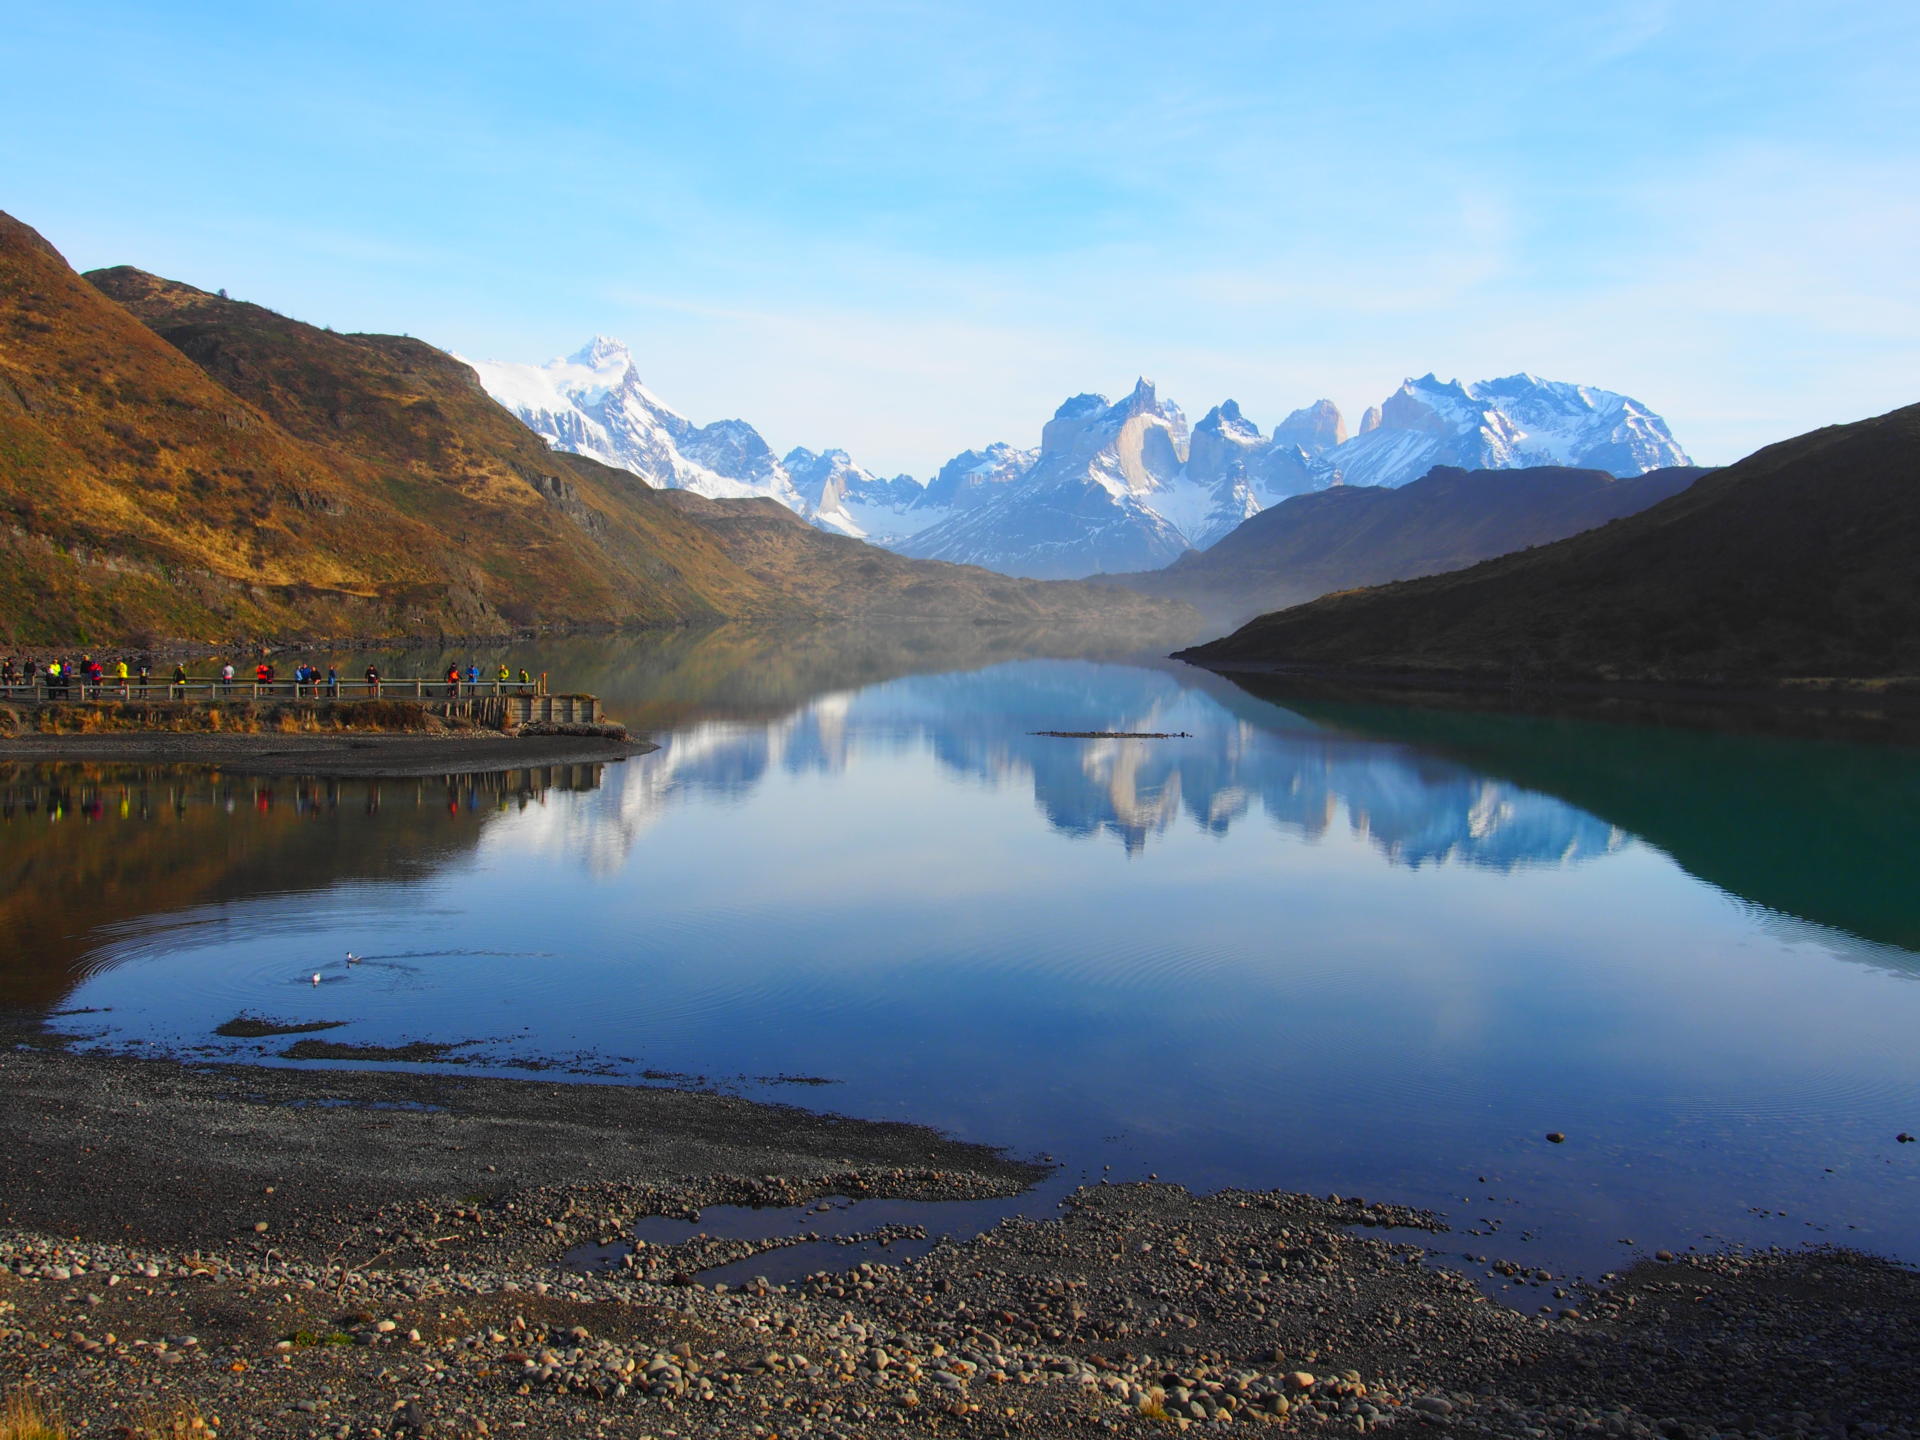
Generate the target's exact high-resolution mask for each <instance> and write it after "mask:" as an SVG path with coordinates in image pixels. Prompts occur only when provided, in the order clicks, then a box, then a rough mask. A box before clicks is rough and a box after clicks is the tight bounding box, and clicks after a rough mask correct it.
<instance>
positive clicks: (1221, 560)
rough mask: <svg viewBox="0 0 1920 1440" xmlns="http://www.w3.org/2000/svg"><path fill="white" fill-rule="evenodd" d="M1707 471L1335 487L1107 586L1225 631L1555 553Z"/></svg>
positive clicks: (1548, 473)
mask: <svg viewBox="0 0 1920 1440" xmlns="http://www.w3.org/2000/svg"><path fill="white" fill-rule="evenodd" d="M1705 473H1707V472H1705V471H1703V470H1693V469H1667V470H1651V471H1648V472H1647V473H1646V474H1645V475H1630V476H1625V477H1616V476H1613V475H1609V474H1608V473H1607V472H1606V471H1604V470H1579V469H1573V468H1571V467H1566V466H1543V467H1537V468H1533V469H1527V470H1473V471H1467V470H1459V469H1455V468H1453V467H1450V466H1444V465H1440V466H1435V467H1434V468H1433V469H1432V470H1430V471H1428V472H1427V474H1425V475H1424V476H1422V477H1421V478H1420V479H1418V480H1415V481H1413V482H1412V483H1411V484H1408V485H1403V486H1399V487H1397V488H1393V487H1388V486H1361V485H1335V486H1332V487H1330V488H1329V489H1326V490H1319V491H1315V492H1313V493H1312V494H1307V495H1295V496H1292V497H1290V498H1289V499H1286V500H1282V501H1281V502H1280V503H1279V504H1277V505H1273V506H1270V507H1269V508H1267V509H1265V510H1262V511H1261V512H1260V513H1259V514H1257V515H1254V516H1252V517H1250V518H1249V519H1248V520H1247V521H1246V522H1245V523H1244V524H1242V525H1241V526H1240V527H1239V528H1238V529H1236V530H1234V531H1233V532H1232V533H1231V534H1229V535H1227V536H1226V537H1225V538H1224V539H1222V540H1219V541H1217V542H1216V543H1215V544H1214V545H1212V546H1211V547H1210V548H1208V549H1206V550H1190V551H1188V552H1187V553H1186V554H1184V555H1182V556H1181V557H1180V558H1179V559H1178V560H1176V561H1174V562H1173V564H1171V565H1169V566H1167V567H1166V568H1165V569H1163V570H1152V571H1148V572H1146V573H1144V574H1135V575H1109V576H1101V577H1099V578H1100V579H1101V580H1102V581H1103V582H1106V583H1111V584H1115V585H1120V586H1124V587H1126V588H1128V589H1131V590H1136V591H1139V592H1140V593H1142V594H1147V595H1159V596H1164V597H1168V598H1178V599H1181V600H1185V601H1187V602H1188V603H1190V604H1192V605H1195V606H1197V607H1199V609H1200V610H1201V612H1202V613H1203V614H1206V615H1207V616H1208V617H1209V618H1212V619H1215V620H1217V621H1219V622H1221V623H1224V624H1229V625H1239V624H1241V623H1243V622H1244V621H1246V620H1248V619H1250V618H1252V617H1253V616H1255V615H1258V614H1261V613H1263V612H1265V611H1268V610H1277V609H1280V608H1282V607H1284V606H1288V605H1299V604H1302V603H1304V602H1306V601H1308V600H1312V599H1314V598H1315V597H1316V596H1320V595H1325V594H1327V593H1329V592H1331V591H1335V590H1350V589H1352V588H1354V587H1355V586H1358V585H1380V584H1385V583H1386V582H1388V581H1392V580H1405V579H1411V578H1413V577H1415V576H1419V575H1436V574H1439V573H1441V572H1442V571H1447V570H1458V569H1461V568H1462V567H1464V566H1467V565H1474V564H1477V563H1479V562H1480V561H1482V560H1488V559H1492V558H1493V557H1494V556H1496V555H1505V554H1507V553H1509V552H1510V551H1514V550H1521V549H1525V548H1526V547H1527V546H1529V545H1545V544H1548V543H1550V542H1552V541H1555V540H1560V539H1564V538H1565V537H1566V536H1568V535H1574V534H1578V533H1579V532H1580V531H1582V530H1590V529H1592V528H1593V527H1594V526H1596V525H1604V524H1606V523H1607V522H1608V521H1610V520H1616V519H1619V518H1620V517H1622V516H1625V515H1633V514H1637V513H1638V512H1639V511H1642V510H1645V509H1646V508H1647V507H1648V506H1650V505H1655V504H1658V503H1659V502H1660V501H1662V500H1665V499H1667V498H1668V497H1670V496H1673V495H1677V494H1679V493H1680V491H1682V490H1684V489H1686V488H1687V486H1689V485H1691V484H1692V483H1693V482H1694V481H1695V480H1697V479H1698V478H1699V477H1700V476H1701V475H1703V474H1705Z"/></svg>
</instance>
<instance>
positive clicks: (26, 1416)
mask: <svg viewBox="0 0 1920 1440" xmlns="http://www.w3.org/2000/svg"><path fill="white" fill-rule="evenodd" d="M72 1434H73V1432H72V1431H71V1430H69V1429H67V1427H66V1425H65V1424H63V1423H62V1422H61V1420H60V1418H59V1417H58V1416H57V1415H55V1414H54V1413H53V1412H52V1411H51V1410H49V1409H48V1408H47V1407H46V1406H45V1405H44V1404H43V1403H41V1400H40V1397H39V1396H37V1395H35V1394H33V1393H32V1392H31V1391H28V1390H15V1391H14V1392H13V1393H12V1394H10V1395H8V1396H7V1398H6V1400H5V1401H4V1402H0V1440H70V1437H71V1436H72Z"/></svg>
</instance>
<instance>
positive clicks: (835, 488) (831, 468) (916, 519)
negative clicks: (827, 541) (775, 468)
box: [780, 446, 939, 545]
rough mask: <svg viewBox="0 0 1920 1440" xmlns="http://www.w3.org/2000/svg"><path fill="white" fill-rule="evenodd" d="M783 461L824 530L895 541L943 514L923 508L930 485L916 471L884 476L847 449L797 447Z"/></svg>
mask: <svg viewBox="0 0 1920 1440" xmlns="http://www.w3.org/2000/svg"><path fill="white" fill-rule="evenodd" d="M780 463H781V464H782V465H784V466H786V470H787V474H788V475H789V476H790V477H792V480H793V484H794V488H795V489H796V490H798V491H799V492H800V498H801V500H802V501H804V502H805V503H806V505H807V507H808V510H809V511H810V512H811V514H812V519H813V523H814V524H815V525H818V526H819V527H820V528H821V529H823V530H835V531H838V532H839V533H840V534H842V535H851V536H853V537H854V538H855V539H857V540H870V541H872V542H873V543H874V544H876V545H891V544H894V543H895V542H897V541H900V540H904V539H905V538H906V537H907V536H909V535H911V534H913V533H914V531H916V530H922V529H925V528H926V527H927V526H928V525H930V524H932V523H933V522H934V521H935V520H936V519H938V518H939V517H938V516H936V515H934V514H932V513H931V512H930V511H928V510H926V509H924V508H921V507H920V506H919V502H920V501H921V500H922V499H924V498H925V496H926V493H927V487H926V486H925V485H923V484H921V483H920V482H919V481H918V480H916V479H914V478H913V477H912V476H911V475H896V476H894V477H893V478H892V479H891V480H882V479H881V478H880V477H879V476H878V475H875V474H874V473H873V472H872V471H871V470H866V469H862V468H861V467H860V466H858V465H856V464H854V463H853V460H852V459H851V457H849V456H848V454H847V452H846V451H844V450H827V451H824V452H822V453H820V454H815V453H814V452H813V451H811V450H806V449H802V448H800V447H797V446H796V447H795V448H794V449H792V450H789V451H788V452H787V455H786V458H785V459H783V460H782V461H781V462H780Z"/></svg>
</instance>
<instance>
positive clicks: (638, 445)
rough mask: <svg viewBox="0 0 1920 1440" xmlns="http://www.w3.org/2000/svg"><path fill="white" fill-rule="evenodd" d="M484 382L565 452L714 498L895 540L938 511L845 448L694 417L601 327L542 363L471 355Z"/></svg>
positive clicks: (906, 481)
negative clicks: (657, 388)
mask: <svg viewBox="0 0 1920 1440" xmlns="http://www.w3.org/2000/svg"><path fill="white" fill-rule="evenodd" d="M467 363H469V364H470V365H472V366H473V370H474V373H475V374H477V375H478V376H479V377H480V383H481V384H482V385H484V386H485V387H486V389H487V393H488V394H490V395H492V396H493V397H494V399H496V400H498V401H499V402H500V403H501V404H502V405H504V406H506V408H507V409H509V410H511V411H512V412H513V413H514V414H515V415H517V416H518V417H519V418H520V419H521V421H522V422H523V423H525V424H526V425H527V427H528V428H529V429H531V430H532V431H533V432H534V433H535V434H537V435H539V436H541V437H542V438H543V439H544V440H546V442H547V443H548V444H549V445H551V446H552V447H553V448H554V449H556V450H564V451H567V452H569V453H571V454H575V455H585V456H587V457H589V458H591V459H594V460H599V461H602V462H603V463H605V464H608V465H617V466H619V467H620V468H621V469H623V470H627V471H630V472H631V473H633V474H635V475H638V476H639V477H640V478H641V479H642V480H644V481H646V482H647V484H649V485H651V486H654V487H655V488H658V489H664V490H691V491H693V492H694V493H695V494H696V495H705V496H706V497H707V498H708V499H710V500H753V499H768V500H777V501H779V502H780V503H781V504H782V505H784V506H786V507H787V508H788V509H789V510H791V511H793V512H794V513H795V514H797V515H800V516H801V517H803V518H804V519H806V520H809V521H811V522H812V523H813V524H815V525H817V526H818V527H819V528H821V529H823V530H828V531H832V532H834V533H837V534H841V535H850V536H852V537H853V538H854V539H856V540H865V539H871V540H873V541H875V542H876V543H879V544H887V543H891V542H894V541H898V540H901V539H904V538H905V537H906V536H908V535H911V534H912V533H913V532H914V531H915V530H917V529H920V528H923V527H924V526H925V525H928V524H931V523H932V522H933V521H934V520H935V519H937V518H939V517H938V515H936V514H935V513H934V512H933V511H932V510H930V509H927V508H924V507H922V506H921V505H920V502H921V501H922V499H923V497H924V495H925V493H926V488H927V487H926V486H925V485H923V484H921V482H919V481H918V480H915V479H914V478H913V477H912V476H909V475H897V476H895V477H894V478H893V479H892V480H882V479H881V478H880V477H878V476H876V475H874V474H873V473H872V472H871V471H869V470H865V469H862V468H861V467H860V466H858V465H856V464H854V463H853V461H852V459H851V458H849V456H848V455H847V452H846V451H844V450H827V451H825V452H822V453H815V452H814V451H812V450H807V449H794V450H792V451H789V452H788V453H787V454H786V455H785V456H784V457H782V456H776V455H775V454H774V452H773V450H772V448H771V447H770V446H769V445H768V444H767V442H766V441H765V440H764V439H763V438H762V437H761V435H760V432H759V431H758V430H756V429H754V428H753V426H751V425H749V424H748V423H747V422H746V421H744V420H716V421H714V422H713V423H711V424H708V425H695V424H694V423H693V422H692V421H691V420H689V419H687V418H686V416H684V415H682V414H680V413H679V412H678V411H677V410H674V409H672V408H671V407H669V406H668V405H667V404H666V402H665V401H663V400H661V399H660V397H659V396H657V395H655V394H654V393H653V392H652V391H651V390H649V389H648V388H647V387H646V386H645V385H644V384H642V383H641V380H640V372H639V370H638V368H637V367H636V366H635V365H634V363H633V356H632V354H631V353H630V352H629V351H628V350H627V347H626V346H625V345H623V344H621V343H620V342H619V341H618V340H612V339H609V338H608V337H606V336H604V335H596V336H595V337H594V338H593V340H592V341H591V342H590V343H588V344H587V345H586V346H584V347H583V348H581V349H580V350H577V351H575V352H574V353H573V354H571V355H568V356H565V357H563V358H562V359H559V360H551V361H548V362H547V363H546V364H544V365H523V364H514V363H509V362H505V361H497V360H475V361H468V362H467Z"/></svg>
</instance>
